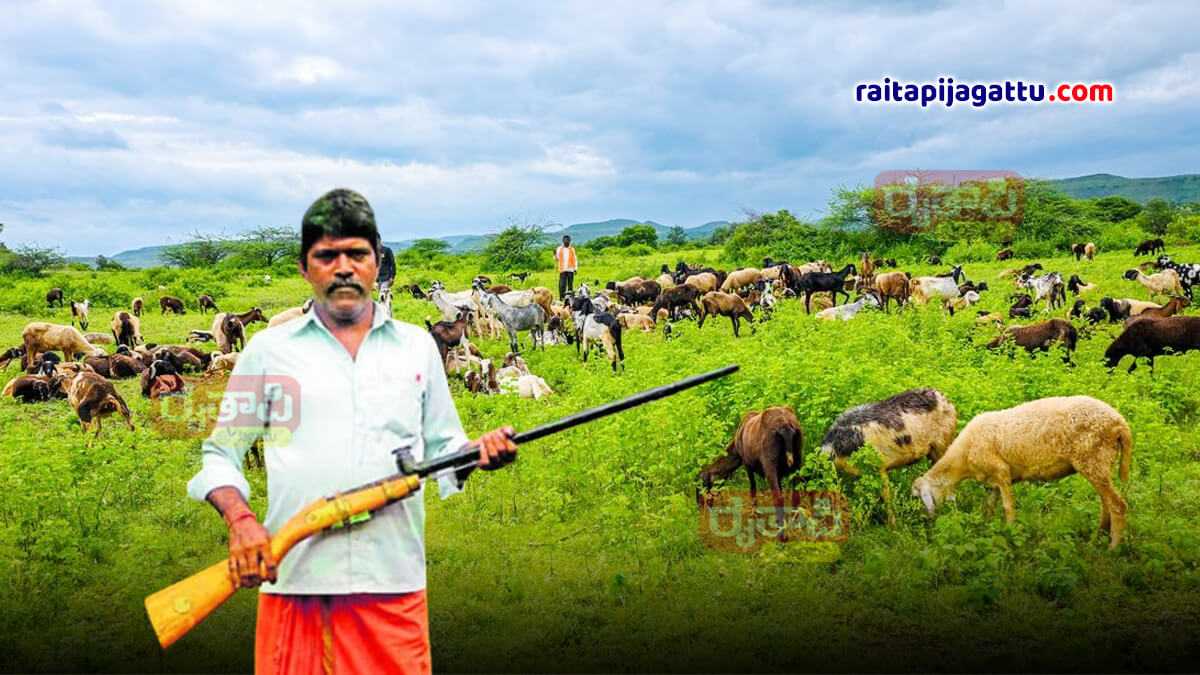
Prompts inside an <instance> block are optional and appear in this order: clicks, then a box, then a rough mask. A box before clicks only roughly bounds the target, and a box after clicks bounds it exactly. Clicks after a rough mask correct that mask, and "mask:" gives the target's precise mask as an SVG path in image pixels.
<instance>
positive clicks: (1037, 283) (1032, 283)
mask: <svg viewBox="0 0 1200 675" xmlns="http://www.w3.org/2000/svg"><path fill="white" fill-rule="evenodd" d="M1019 284H1020V286H1021V287H1023V288H1028V289H1029V290H1031V291H1033V294H1034V297H1033V301H1034V303H1036V302H1038V301H1039V300H1041V299H1042V298H1047V303H1048V304H1049V306H1050V308H1051V309H1053V308H1055V307H1060V306H1062V305H1065V304H1066V303H1067V291H1066V284H1064V283H1063V279H1062V275H1061V274H1059V273H1058V272H1051V273H1049V274H1043V275H1042V276H1040V277H1035V276H1030V275H1026V276H1023V277H1021V279H1020V281H1019Z"/></svg>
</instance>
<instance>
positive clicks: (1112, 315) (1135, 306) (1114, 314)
mask: <svg viewBox="0 0 1200 675" xmlns="http://www.w3.org/2000/svg"><path fill="white" fill-rule="evenodd" d="M1100 307H1101V308H1102V309H1104V311H1106V312H1108V320H1109V321H1111V322H1113V323H1116V322H1117V321H1124V320H1126V319H1128V318H1129V317H1131V316H1137V315H1139V314H1141V313H1142V312H1144V311H1146V310H1148V309H1161V307H1162V305H1158V304H1155V303H1153V302H1146V301H1145V300H1134V299H1133V298H1124V299H1122V300H1114V299H1113V298H1102V299H1101V300H1100Z"/></svg>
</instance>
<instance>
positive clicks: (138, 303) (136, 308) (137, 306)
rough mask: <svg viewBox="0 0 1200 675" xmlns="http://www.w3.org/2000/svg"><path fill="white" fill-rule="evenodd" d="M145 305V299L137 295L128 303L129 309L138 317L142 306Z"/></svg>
mask: <svg viewBox="0 0 1200 675" xmlns="http://www.w3.org/2000/svg"><path fill="white" fill-rule="evenodd" d="M145 305H146V301H145V300H142V298H141V296H138V297H136V298H134V299H133V301H132V302H130V303H129V309H130V311H132V312H133V315H134V316H138V317H140V316H141V315H142V308H143V307H145Z"/></svg>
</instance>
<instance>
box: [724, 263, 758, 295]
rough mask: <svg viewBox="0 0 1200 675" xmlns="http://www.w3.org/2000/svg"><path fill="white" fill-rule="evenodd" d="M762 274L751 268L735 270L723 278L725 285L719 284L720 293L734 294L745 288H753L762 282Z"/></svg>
mask: <svg viewBox="0 0 1200 675" xmlns="http://www.w3.org/2000/svg"><path fill="white" fill-rule="evenodd" d="M763 278H764V277H763V273H762V271H760V270H756V269H754V268H753V267H747V268H745V269H740V270H735V271H733V272H730V273H729V276H727V277H725V283H723V284H721V292H722V293H736V292H738V291H739V290H741V289H743V288H745V287H746V286H754V285H756V284H758V283H759V282H760V281H762V280H763Z"/></svg>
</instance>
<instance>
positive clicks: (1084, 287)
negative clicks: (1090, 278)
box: [1067, 274, 1096, 295]
mask: <svg viewBox="0 0 1200 675" xmlns="http://www.w3.org/2000/svg"><path fill="white" fill-rule="evenodd" d="M1067 290H1068V291H1071V295H1085V294H1087V293H1090V292H1091V291H1094V290H1096V284H1089V283H1087V282H1085V281H1084V280H1083V279H1080V278H1079V275H1078V274H1072V275H1071V278H1070V279H1069V280H1067Z"/></svg>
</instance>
